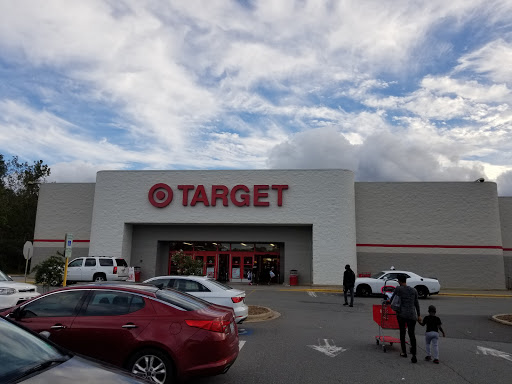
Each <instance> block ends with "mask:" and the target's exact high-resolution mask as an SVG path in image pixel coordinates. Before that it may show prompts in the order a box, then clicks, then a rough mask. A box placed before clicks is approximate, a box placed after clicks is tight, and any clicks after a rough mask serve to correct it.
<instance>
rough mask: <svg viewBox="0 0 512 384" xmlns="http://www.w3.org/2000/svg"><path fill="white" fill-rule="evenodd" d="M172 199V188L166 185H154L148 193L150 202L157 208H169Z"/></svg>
mask: <svg viewBox="0 0 512 384" xmlns="http://www.w3.org/2000/svg"><path fill="white" fill-rule="evenodd" d="M172 197H173V192H172V188H171V187H169V186H168V185H167V184H164V183H159V184H155V185H153V186H152V187H151V189H150V190H149V193H148V199H149V202H150V203H151V204H152V205H154V206H155V207H157V208H164V207H167V206H168V205H169V204H171V201H172Z"/></svg>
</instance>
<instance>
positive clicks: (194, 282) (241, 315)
mask: <svg viewBox="0 0 512 384" xmlns="http://www.w3.org/2000/svg"><path fill="white" fill-rule="evenodd" d="M144 283H147V284H152V285H156V286H158V287H161V288H173V289H177V290H178V291H182V292H186V293H188V294H190V295H192V296H196V297H199V298H200V299H203V300H206V301H209V302H210V303H213V304H218V305H223V306H225V307H231V308H233V311H234V312H235V319H236V322H237V323H239V324H240V323H241V322H242V321H244V320H245V319H247V316H249V307H248V306H247V305H246V304H245V291H241V290H239V289H233V288H231V287H229V286H227V285H225V284H222V283H219V282H218V281H216V280H213V279H210V278H208V277H206V276H157V277H153V278H151V279H148V280H146V281H144Z"/></svg>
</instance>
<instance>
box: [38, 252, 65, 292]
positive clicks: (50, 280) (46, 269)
mask: <svg viewBox="0 0 512 384" xmlns="http://www.w3.org/2000/svg"><path fill="white" fill-rule="evenodd" d="M64 263H65V258H64V255H63V254H62V253H60V252H57V254H56V255H53V256H50V257H49V258H48V259H46V260H45V261H43V262H41V263H39V264H38V265H36V266H35V267H34V271H35V272H36V276H35V279H36V284H43V285H48V286H51V287H58V286H60V285H61V284H62V280H63V278H64Z"/></svg>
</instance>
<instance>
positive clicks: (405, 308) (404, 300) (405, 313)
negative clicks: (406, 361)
mask: <svg viewBox="0 0 512 384" xmlns="http://www.w3.org/2000/svg"><path fill="white" fill-rule="evenodd" d="M397 280H398V284H400V285H399V286H398V287H396V288H395V290H394V291H393V296H391V303H393V299H394V298H395V296H398V297H399V298H400V309H399V310H398V311H396V312H397V320H398V327H399V328H400V345H401V347H402V353H400V356H402V357H407V351H406V349H405V332H406V326H407V332H408V333H409V341H410V343H411V354H412V358H411V362H412V363H416V362H417V361H418V360H417V359H416V336H415V334H414V329H415V327H416V321H419V322H421V316H420V304H419V302H418V292H417V291H416V290H415V289H414V288H412V287H409V286H408V285H407V276H406V275H404V274H403V273H400V274H399V275H398V277H397Z"/></svg>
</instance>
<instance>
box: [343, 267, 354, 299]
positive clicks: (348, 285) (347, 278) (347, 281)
mask: <svg viewBox="0 0 512 384" xmlns="http://www.w3.org/2000/svg"><path fill="white" fill-rule="evenodd" d="M355 282H356V274H355V273H354V271H353V270H352V269H350V265H349V264H347V265H345V272H343V296H344V297H345V304H343V305H348V300H347V294H348V291H350V306H351V307H353V306H354V284H355Z"/></svg>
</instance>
